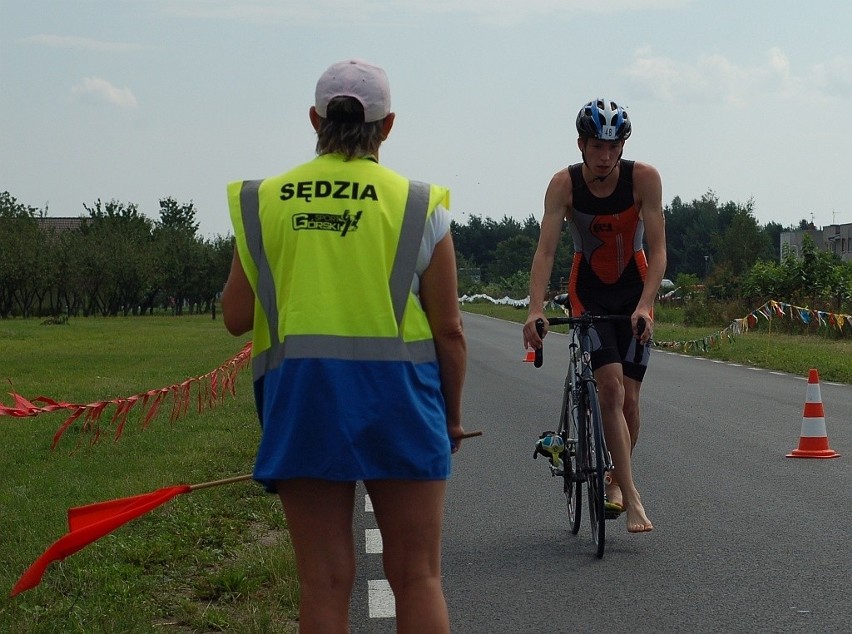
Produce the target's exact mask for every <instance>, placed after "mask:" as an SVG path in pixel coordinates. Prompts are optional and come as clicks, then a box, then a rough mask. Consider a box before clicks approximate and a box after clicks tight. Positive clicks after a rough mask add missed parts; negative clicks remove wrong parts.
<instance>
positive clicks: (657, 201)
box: [633, 163, 666, 343]
mask: <svg viewBox="0 0 852 634" xmlns="http://www.w3.org/2000/svg"><path fill="white" fill-rule="evenodd" d="M634 170H635V171H634V182H635V184H636V189H637V192H636V194H637V196H636V198H637V200H638V201H639V211H640V213H641V214H642V221H643V223H644V225H645V241H646V242H647V245H648V250H647V253H646V257H647V258H648V273H647V276H646V277H645V288H644V289H643V291H642V296H641V297H640V299H639V304H638V305H637V307H636V312H635V313H634V320H633V321H634V327H635V323H636V318H638V317H642V318H643V319H645V322H646V324H647V332H646V333H644V334H643V336H642V343H645V342H647V340H648V339H650V338H651V336H652V335H653V324H654V322H653V319H652V318H651V311H652V310H653V308H654V300H655V299H656V298H657V293H658V292H659V290H660V284H661V283H662V281H663V277H664V276H665V274H666V224H665V216H664V215H663V186H662V182H661V179H660V174H659V172H658V171H657V170H656V169H655V168H654V167H652V166H651V165H648V164H647V163H637V164H636V168H634Z"/></svg>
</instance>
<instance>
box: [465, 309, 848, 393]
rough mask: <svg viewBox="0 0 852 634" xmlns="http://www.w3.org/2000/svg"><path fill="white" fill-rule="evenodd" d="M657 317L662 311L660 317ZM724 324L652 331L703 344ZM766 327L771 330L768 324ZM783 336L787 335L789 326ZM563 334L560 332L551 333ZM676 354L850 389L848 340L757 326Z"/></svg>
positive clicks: (520, 315) (493, 312)
mask: <svg viewBox="0 0 852 634" xmlns="http://www.w3.org/2000/svg"><path fill="white" fill-rule="evenodd" d="M462 309H463V310H465V311H467V312H471V313H477V314H481V315H488V316H490V317H496V318H498V319H505V320H507V321H515V322H519V323H523V322H524V321H525V320H526V317H527V309H526V307H522V308H515V307H512V306H502V305H496V304H492V303H491V302H481V303H475V304H465V305H464V306H462ZM660 312H661V315H663V314H665V311H660ZM551 314H552V315H553V316H557V315H562V314H563V313H562V312H561V311H553V312H552V313H551ZM727 326H728V324H720V325H719V326H718V327H716V328H711V327H707V328H697V327H686V326H683V325H682V324H676V323H668V322H665V321H657V323H656V325H655V328H654V339H655V340H656V341H659V342H663V341H669V342H676V343H681V342H693V341H697V342H703V341H704V340H705V339H707V340H708V341H709V337H711V336H712V335H716V334H718V333H720V332H722V331H723V330H724V329H725V328H727ZM770 326H771V324H770ZM785 326H788V327H787V328H786V330H789V329H790V328H789V326H790V324H785ZM554 330H556V331H562V332H564V331H565V326H559V327H557V328H555V329H554ZM671 349H672V350H676V351H677V352H683V353H684V354H690V355H695V356H703V357H707V358H709V359H719V360H723V361H730V362H732V363H742V364H745V365H750V366H754V367H759V368H766V369H770V370H778V371H782V372H789V373H790V374H796V375H799V376H807V375H808V370H810V369H811V368H817V369H818V370H819V376H820V379H821V380H826V381H836V382H839V383H852V364H851V363H849V359H850V358H852V339H850V338H848V337H847V338H845V339H833V338H830V337H827V336H823V334H821V332H820V331H817V332H814V331H813V329H812V328H811V329H805V328H804V327H803V328H802V334H798V335H797V334H790V333H789V332H783V333H782V332H778V328H776V329H775V330H772V329H771V327H770V328H767V325H766V324H765V323H764V324H761V328H760V329H759V330H751V331H749V332H747V333H745V334H742V335H739V336H736V337H733V338H730V339H729V338H728V337H727V336H723V337H721V338H720V344H719V345H713V346H708V347H707V349H706V350H705V349H704V346H703V345H700V346H690V347H689V348H688V349H686V350H685V351H684V350H681V349H680V348H671Z"/></svg>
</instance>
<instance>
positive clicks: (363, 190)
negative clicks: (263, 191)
mask: <svg viewBox="0 0 852 634" xmlns="http://www.w3.org/2000/svg"><path fill="white" fill-rule="evenodd" d="M294 197H295V198H301V199H303V200H304V201H306V202H311V200H312V199H314V198H335V199H338V200H346V199H348V200H374V201H377V202H378V200H379V195H378V194H377V193H376V187H375V185H371V184H370V183H366V184H364V183H358V182H354V183H353V182H350V181H334V182H333V183H332V182H331V181H299V182H298V183H284V184H283V185H282V186H281V200H290V199H291V198H294Z"/></svg>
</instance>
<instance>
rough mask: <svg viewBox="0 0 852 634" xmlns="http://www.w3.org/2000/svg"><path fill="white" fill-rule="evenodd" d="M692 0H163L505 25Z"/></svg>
mask: <svg viewBox="0 0 852 634" xmlns="http://www.w3.org/2000/svg"><path fill="white" fill-rule="evenodd" d="M694 1H695V0H609V2H605V3H596V2H590V1H589V0H427V1H424V0H312V1H311V2H280V1H279V0H250V1H245V0H164V1H163V3H162V6H163V10H164V11H165V12H166V13H169V14H172V15H176V16H180V17H187V18H190V17H191V18H206V19H219V20H242V21H247V22H258V21H263V22H281V23H288V24H323V25H328V24H330V23H333V22H335V21H336V22H338V23H340V22H358V21H367V20H372V21H375V20H377V19H382V20H387V21H397V20H400V19H404V20H409V19H411V17H412V15H414V16H416V15H417V14H424V13H428V14H443V15H462V16H469V17H471V18H473V19H477V20H480V21H483V22H490V23H494V24H499V25H510V24H517V23H519V22H522V21H523V20H525V19H526V18H528V17H530V16H542V15H546V16H570V15H578V14H586V13H607V14H613V13H619V12H622V13H623V12H636V11H646V10H660V9H680V8H683V7H685V6H687V5H689V4H692V3H693V2H694Z"/></svg>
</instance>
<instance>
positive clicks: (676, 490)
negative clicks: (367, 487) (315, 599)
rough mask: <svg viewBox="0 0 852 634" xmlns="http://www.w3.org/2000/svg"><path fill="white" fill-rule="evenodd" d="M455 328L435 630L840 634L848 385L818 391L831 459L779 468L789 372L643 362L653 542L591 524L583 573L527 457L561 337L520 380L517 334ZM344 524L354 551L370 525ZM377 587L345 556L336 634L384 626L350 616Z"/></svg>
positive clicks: (544, 410) (851, 609) (585, 531)
mask: <svg viewBox="0 0 852 634" xmlns="http://www.w3.org/2000/svg"><path fill="white" fill-rule="evenodd" d="M465 330H466V333H467V337H468V348H469V362H468V377H467V383H466V388H465V404H464V409H465V427H466V429H467V430H468V431H472V430H475V429H483V430H484V431H485V434H484V436H482V437H481V438H474V439H470V440H467V441H465V442H464V445H463V447H462V449H461V452H460V453H459V454H457V455H456V457H455V458H454V465H453V477H452V480H451V481H450V485H449V490H448V502H447V512H446V521H445V533H444V550H443V554H444V556H443V571H444V587H445V591H446V595H447V600H448V603H449V608H450V617H451V622H452V630H453V632H458V633H461V634H468V633H471V634H478V633H483V634H485V633H488V634H494V633H507V634H511V633H526V632H849V631H852V529H850V526H852V468H850V464H849V463H850V460H852V386H848V385H832V384H828V383H825V382H822V383H821V384H820V388H821V395H822V401H823V404H824V407H825V413H826V428H827V433H828V438H829V443H830V446H831V448H832V449H834V450H836V451H837V452H839V453H840V454H841V457H839V458H834V459H830V460H818V459H791V458H787V457H785V455H786V454H787V453H789V452H790V451H792V450H793V449H795V448H796V447H797V446H798V442H799V436H800V433H801V429H802V410H803V405H804V400H805V392H806V377H796V376H792V375H786V374H778V373H771V372H768V371H765V370H756V369H752V368H748V367H742V366H736V365H731V364H722V363H714V362H710V361H706V360H701V359H696V358H690V357H686V356H681V355H676V354H671V353H666V352H663V351H660V350H656V351H654V354H653V355H652V361H651V369H650V370H649V373H648V376H647V378H646V381H645V385H644V387H643V397H642V420H643V427H642V432H641V435H640V441H639V445H638V447H637V449H636V452H635V454H634V456H635V466H634V473H635V475H636V478H637V485H638V487H639V490H640V492H641V493H642V496H643V501H644V503H645V508H646V510H647V512H648V514H649V517H650V518H651V519H652V521H653V522H654V524H655V527H656V530H655V531H654V532H652V533H650V534H643V535H630V534H628V533H627V531H626V528H625V525H624V520H623V519H620V520H615V521H610V522H608V523H607V529H608V530H607V546H606V552H605V554H604V557H603V559H601V560H599V559H597V558H596V557H595V556H594V551H593V546H592V543H591V535H590V531H589V527H588V522H587V519H586V515H585V513H584V522H583V525H582V526H581V528H580V533H579V535H576V536H574V535H571V533H570V531H569V529H568V526H567V514H566V512H565V508H564V498H563V496H562V493H561V485H560V483H559V482H558V481H557V480H556V479H554V478H551V477H550V475H549V471H548V469H547V466H546V464H545V462H544V461H543V460H541V459H539V460H535V461H534V460H533V459H532V453H533V443H534V442H535V440H536V438H537V437H538V435H539V433H540V432H541V431H543V430H546V429H553V428H554V427H555V425H556V416H557V412H558V408H559V404H560V399H561V385H562V380H563V376H564V363H563V362H562V359H564V356H565V353H566V349H567V346H566V341H567V339H566V338H565V337H564V336H560V335H556V334H553V335H550V336H548V338H547V341H546V347H545V363H544V367H542V368H540V369H535V368H534V367H533V365H532V364H529V363H523V362H522V361H521V360H522V358H523V356H524V351H523V345H522V339H521V332H520V325H518V324H513V323H507V322H503V321H499V320H494V319H490V318H487V317H481V316H477V315H471V314H466V315H465ZM585 511H586V509H585V508H584V512H585ZM356 523H357V530H356V539H358V540H360V546H363V542H364V537H363V532H364V530H363V529H364V528H365V527H370V526H375V522H374V521H373V520H372V518H371V517H370V516H369V513H358V514H357V518H356ZM359 552H362V553H363V552H364V550H363V547H361V548H359ZM381 576H382V574H381V562H380V556H379V555H375V554H372V555H369V554H364V555H361V559H360V560H359V578H358V583H357V585H356V593H355V594H356V596H355V597H354V598H353V610H352V620H353V632H369V633H372V632H376V633H383V632H393V631H394V625H395V621H394V619H392V618H370V617H369V613H368V609H367V598H366V587H367V580H368V579H376V578H381Z"/></svg>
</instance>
